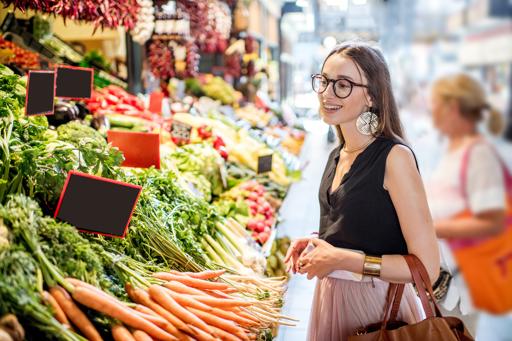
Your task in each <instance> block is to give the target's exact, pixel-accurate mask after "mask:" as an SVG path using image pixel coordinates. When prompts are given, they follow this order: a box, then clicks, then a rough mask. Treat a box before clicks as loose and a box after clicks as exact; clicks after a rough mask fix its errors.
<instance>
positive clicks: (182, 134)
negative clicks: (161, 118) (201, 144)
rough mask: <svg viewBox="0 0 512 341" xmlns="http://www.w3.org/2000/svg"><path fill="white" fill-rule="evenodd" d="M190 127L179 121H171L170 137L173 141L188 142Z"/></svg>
mask: <svg viewBox="0 0 512 341" xmlns="http://www.w3.org/2000/svg"><path fill="white" fill-rule="evenodd" d="M191 132H192V126H191V125H189V124H186V123H183V122H180V121H176V120H173V121H172V123H171V137H172V139H173V140H174V141H178V142H185V143H187V142H188V141H190V134H191Z"/></svg>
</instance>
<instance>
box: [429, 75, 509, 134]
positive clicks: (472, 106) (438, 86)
mask: <svg viewBox="0 0 512 341" xmlns="http://www.w3.org/2000/svg"><path fill="white" fill-rule="evenodd" d="M432 92H433V93H434V94H436V95H439V96H440V97H441V98H442V99H443V100H444V101H445V102H446V101H450V100H455V101H457V103H458V104H459V110H460V114H461V115H462V116H463V117H464V118H465V119H467V120H470V121H472V122H475V123H478V122H480V121H481V120H482V119H484V113H485V112H488V114H489V116H488V118H487V129H488V130H489V131H490V132H491V133H492V134H493V135H499V134H500V133H501V132H502V131H503V125H504V124H503V117H502V116H501V114H500V112H499V111H498V110H497V109H496V108H494V107H492V106H491V105H490V104H489V103H488V102H487V98H486V97H487V96H486V94H485V91H484V89H483V88H482V86H481V85H480V83H479V82H478V81H477V80H476V79H474V78H473V77H471V76H470V75H467V74H465V73H457V74H453V75H447V76H444V77H441V78H439V79H437V80H436V81H435V82H434V84H433V86H432Z"/></svg>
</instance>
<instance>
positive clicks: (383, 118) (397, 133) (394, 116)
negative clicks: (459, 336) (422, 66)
mask: <svg viewBox="0 0 512 341" xmlns="http://www.w3.org/2000/svg"><path fill="white" fill-rule="evenodd" d="M335 54H337V55H341V56H343V57H347V58H350V59H351V60H352V61H353V62H354V63H355V64H356V67H357V70H358V71H359V74H361V71H362V72H363V73H364V76H365V77H366V80H367V82H368V88H367V90H368V94H369V96H370V98H371V99H372V102H373V106H372V108H371V111H372V112H373V113H374V114H376V115H377V116H378V117H379V125H378V127H377V132H376V133H375V135H376V136H378V135H383V136H386V137H389V138H394V139H398V140H401V141H402V142H404V140H405V138H404V134H403V128H402V123H401V122H400V117H399V116H398V108H397V105H396V101H395V96H394V95H393V90H392V88H391V78H390V76H389V70H388V66H387V64H386V61H385V59H384V56H383V55H382V53H381V52H380V51H379V50H378V49H377V48H375V47H373V46H371V45H369V44H368V43H364V42H354V41H350V42H345V43H342V44H339V45H337V46H335V47H334V49H333V50H332V51H331V52H330V53H329V55H327V57H326V58H325V60H324V63H323V65H322V71H323V68H324V65H325V62H326V61H327V59H329V57H331V56H332V55H335ZM361 76H362V75H361ZM336 132H337V134H338V138H339V140H340V143H341V144H343V143H344V142H345V139H344V138H343V133H342V131H341V129H340V127H339V126H336Z"/></svg>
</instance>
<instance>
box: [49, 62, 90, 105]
mask: <svg viewBox="0 0 512 341" xmlns="http://www.w3.org/2000/svg"><path fill="white" fill-rule="evenodd" d="M55 72H56V74H57V79H56V96H57V97H60V98H64V99H88V98H91V96H92V86H93V81H94V70H93V69H91V68H85V67H75V66H65V65H59V66H57V68H55Z"/></svg>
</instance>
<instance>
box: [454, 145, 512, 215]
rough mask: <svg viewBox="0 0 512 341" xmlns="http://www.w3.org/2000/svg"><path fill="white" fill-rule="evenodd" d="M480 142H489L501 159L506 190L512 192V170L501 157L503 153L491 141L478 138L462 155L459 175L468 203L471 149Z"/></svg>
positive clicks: (463, 194) (461, 187)
mask: <svg viewBox="0 0 512 341" xmlns="http://www.w3.org/2000/svg"><path fill="white" fill-rule="evenodd" d="M480 143H485V144H487V145H488V146H489V147H490V148H491V150H492V151H493V153H494V155H495V156H496V157H497V158H498V161H499V163H500V165H501V168H502V170H503V178H504V180H505V190H506V191H507V193H512V172H511V171H510V170H509V168H508V166H507V164H506V163H505V161H504V160H503V158H502V157H501V155H500V153H499V152H498V150H497V149H496V147H494V145H492V144H491V143H489V142H486V141H485V140H482V139H478V140H476V141H474V142H472V143H471V144H470V145H469V146H468V147H467V148H466V150H465V151H464V154H463V155H462V163H461V168H460V174H459V177H460V189H461V194H462V196H463V197H464V200H465V201H466V205H468V203H467V201H468V193H467V187H466V186H467V183H468V170H469V159H470V157H471V151H472V150H473V148H474V147H475V146H477V145H478V144H480Z"/></svg>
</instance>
